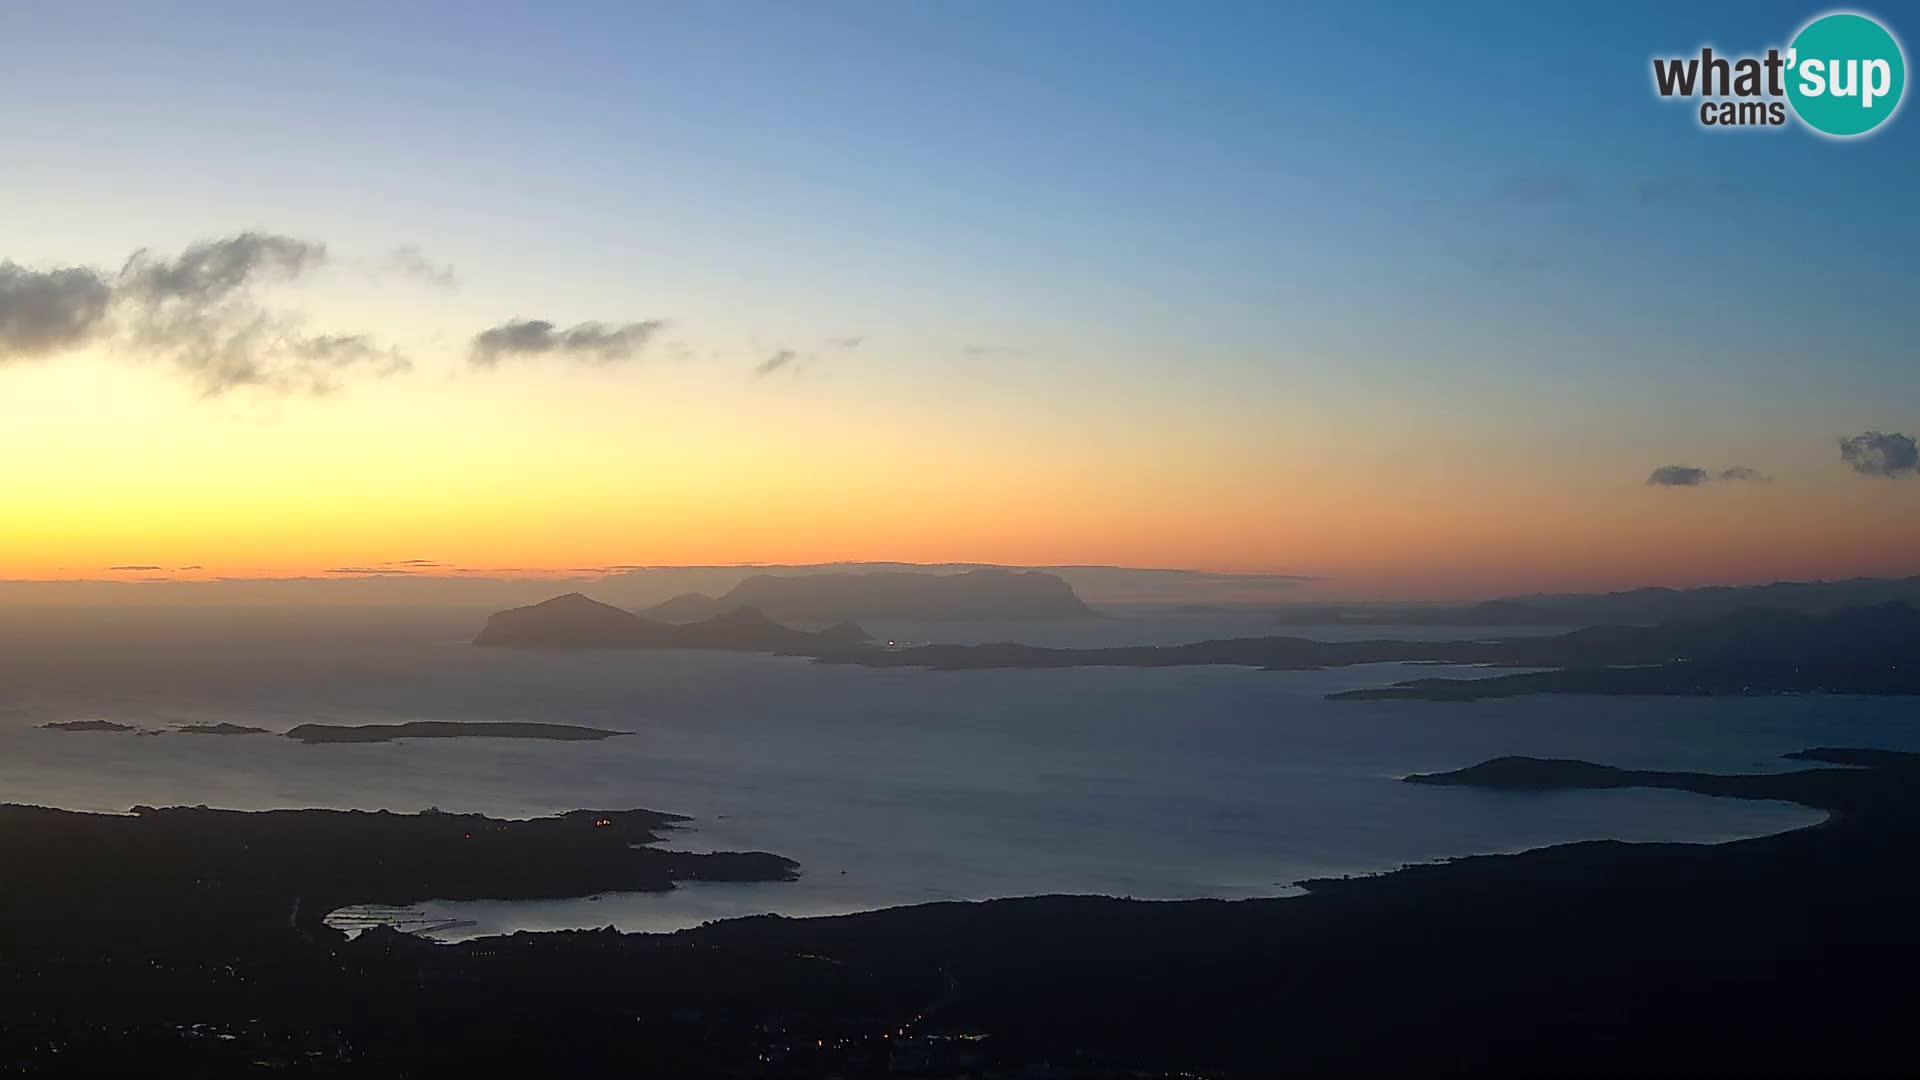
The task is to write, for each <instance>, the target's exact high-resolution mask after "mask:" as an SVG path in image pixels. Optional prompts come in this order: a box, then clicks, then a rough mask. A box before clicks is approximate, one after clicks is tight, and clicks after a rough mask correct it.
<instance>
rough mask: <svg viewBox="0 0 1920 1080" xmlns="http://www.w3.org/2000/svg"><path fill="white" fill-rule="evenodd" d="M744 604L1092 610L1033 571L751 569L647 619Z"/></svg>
mask: <svg viewBox="0 0 1920 1080" xmlns="http://www.w3.org/2000/svg"><path fill="white" fill-rule="evenodd" d="M741 605H746V606H750V607H754V608H757V609H759V610H760V611H763V612H765V613H766V614H767V615H768V617H770V618H773V619H776V620H784V621H786V622H797V623H810V624H820V623H837V622H846V621H851V620H855V619H917V620H943V619H978V620H1003V621H1004V620H1013V619H1087V618H1094V617H1095V613H1094V611H1093V610H1092V609H1091V608H1089V607H1087V605H1086V604H1084V603H1082V602H1081V601H1080V598H1079V597H1078V596H1076V595H1075V594H1074V591H1073V587H1072V586H1071V585H1068V584H1067V582H1066V580H1065V579H1064V578H1061V577H1059V576H1057V575H1055V574H1049V573H1045V572H1042V571H1039V570H1027V571H1017V570H1002V569H980V570H968V571H965V572H963V573H958V574H917V573H905V572H877V573H824V574H804V575H797V576H780V575H775V574H756V575H755V576H753V577H750V578H748V579H746V580H745V581H742V582H741V583H740V584H738V585H736V586H734V587H733V588H732V589H730V590H728V591H727V592H726V593H725V594H724V595H722V596H719V597H712V596H707V595H705V594H703V593H683V594H682V595H680V596H676V597H674V598H673V599H671V600H667V601H664V602H663V603H660V604H658V605H655V606H654V607H651V608H648V609H647V610H646V611H645V615H646V616H647V617H648V618H653V619H659V620H662V621H664V622H672V623H684V622H693V621H696V620H703V619H710V618H712V617H714V616H715V615H719V614H722V613H724V612H727V611H730V610H733V609H734V608H736V607H739V606H741Z"/></svg>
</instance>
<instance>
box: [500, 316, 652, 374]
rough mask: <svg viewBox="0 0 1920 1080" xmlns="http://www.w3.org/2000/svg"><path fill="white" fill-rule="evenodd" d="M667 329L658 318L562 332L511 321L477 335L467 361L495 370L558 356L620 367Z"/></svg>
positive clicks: (543, 325) (581, 326)
mask: <svg viewBox="0 0 1920 1080" xmlns="http://www.w3.org/2000/svg"><path fill="white" fill-rule="evenodd" d="M665 326H666V323H664V322H662V321H660V320H659V319H649V320H646V321H644V322H630V323H618V324H615V323H602V322H584V323H578V324H576V325H574V326H572V327H569V328H568V329H565V330H562V329H560V328H559V327H557V326H555V325H554V324H553V323H550V322H548V321H546V320H545V319H510V320H508V321H507V322H504V323H501V324H500V325H498V326H494V327H490V328H488V329H486V330H482V331H481V332H479V333H478V334H475V335H474V337H473V347H472V349H471V351H470V352H469V353H468V356H467V362H468V363H469V364H471V365H472V366H474V367H480V368H494V367H498V366H499V364H500V361H502V360H506V359H513V358H520V357H536V356H559V357H562V358H565V359H568V360H573V361H576V362H578V363H583V364H595V365H605V364H617V363H620V362H622V361H626V360H631V359H633V358H634V357H635V356H637V355H638V354H639V353H640V351H641V350H642V349H644V348H646V346H647V343H648V342H650V341H652V340H653V337H654V335H656V334H658V333H659V332H660V331H661V329H662V328H664V327H665Z"/></svg>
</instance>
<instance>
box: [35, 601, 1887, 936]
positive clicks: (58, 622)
mask: <svg viewBox="0 0 1920 1080" xmlns="http://www.w3.org/2000/svg"><path fill="white" fill-rule="evenodd" d="M484 616H485V613H484V612H478V611H469V610H458V609H426V610H416V609H404V610H396V609H347V610H326V609H311V610H301V611H295V610H285V609H272V610H264V609H198V608H145V609H107V608H67V609H55V608H46V609H32V608H9V609H7V610H5V611H4V612H0V802H13V803H28V804H38V805H45V806H55V807H63V808H67V809H72V810H87V811H98V812H109V813H119V812H124V811H126V810H127V809H128V808H129V807H132V806H135V805H139V804H147V805H206V806H214V807H223V808H232V809H242V810H259V809H270V808H298V807H332V808H359V809H369V810H371V809H381V808H384V809H388V810H393V811H418V810H421V809H424V808H427V807H437V808H440V809H443V810H448V811H459V812H480V813H485V814H489V815H494V816H504V817H527V816H535V815H544V814H552V813H557V812H561V811H566V810H573V809H630V808H648V809H654V810H664V811H671V812H674V813H679V814H685V815H688V816H689V817H690V818H691V820H690V821H689V822H687V823H686V826H685V827H684V828H681V829H678V830H676V831H675V832H674V833H673V834H672V835H671V837H670V838H669V840H668V841H666V843H667V844H668V845H669V846H671V847H674V848H679V849H684V850H691V851H711V850H735V851H737V850H760V851H772V852H777V853H779V854H782V855H785V856H788V857H789V858H792V859H795V860H798V861H799V863H800V864H801V866H802V868H803V870H802V873H801V876H800V878H799V880H797V881H792V882H769V883H754V884H720V883H686V884H682V885H681V886H680V887H678V888H676V889H675V890H673V891H671V892H667V893H624V894H623V893H608V894H602V895H598V896H591V897H578V898H572V899H565V900H550V901H537V902H522V901H516V902H506V901H492V900H463V901H430V902H426V903H422V904H419V905H416V906H415V907H414V908H412V909H409V910H406V911H403V912H398V913H387V912H383V911H354V910H347V911H344V912H342V913H339V918H338V921H339V924H340V925H342V926H358V925H364V924H365V923H366V922H367V921H368V920H369V919H375V918H378V919H389V918H390V919H391V921H395V922H397V923H399V924H401V925H403V926H408V927H411V928H426V929H428V930H430V931H431V933H432V934H433V935H434V936H436V937H438V938H441V939H446V940H456V939H460V938H468V937H475V936H481V935H488V934H498V933H507V932H512V931H515V930H544V929H559V928H596V927H604V926H612V927H616V928H619V929H622V930H628V931H671V930H676V929H681V928H684V927H689V926H694V925H698V924H700V923H702V922H705V921H708V920H712V919H719V918H727V917H732V916H740V915H751V914H760V913H776V914H781V915H788V916H804V915H820V914H839V913H846V912H855V911H863V910H870V909H875V908H882V907H890V906H895V905H902V904H917V903H925V902H929V901H942V900H981V899H989V898H995V897H1011V896H1027V895H1037V894H1046V893H1073V894H1101V895H1110V896H1125V897H1135V898H1140V899H1186V898H1198V897H1221V898H1245V897H1266V896H1284V895H1288V894H1289V893H1291V892H1294V891H1296V890H1297V886H1296V883H1297V882H1299V881H1301V880H1302V879H1307V878H1315V877H1327V876H1338V875H1345V874H1364V873H1371V872H1377V871H1382V870H1391V869H1394V868H1396V867H1399V866H1402V865H1406V864H1410V863H1424V862H1431V861H1435V860H1443V859H1448V858H1452V857H1457V856H1464V855H1474V854H1484V853H1495V852H1513V851H1520V850H1524V849H1528V848H1534V847H1539V846H1543V845H1549V844H1560V843H1567V842H1570V841H1578V840H1591V839H1600V838H1614V839H1620V840H1628V841H1687V842H1697V843H1713V842H1720V841H1727V840H1733V839H1738V838H1742V837H1752V836H1759V835H1766V834H1770V833H1774V832H1779V831H1783V830H1787V829H1794V828H1799V827H1803V826H1807V825H1811V824H1815V823H1817V822H1818V821H1819V820H1821V815H1820V814H1818V813H1817V812H1815V811H1811V810H1808V809H1806V808H1804V807H1800V806H1795V805H1791V804H1786V803H1774V802H1757V801H1745V800H1734V799H1719V798H1710V797H1706V796H1700V795H1693V794H1688V793H1683V792H1670V791H1644V790H1633V789H1625V790H1615V791H1595V792H1553V793H1513V792H1493V791H1480V790H1473V789H1467V788H1451V787H1430V786H1421V785H1412V784H1406V783H1403V782H1402V781H1401V778H1402V777H1404V776H1406V775H1407V774H1409V773H1414V772H1425V771H1436V770H1445V769H1455V768H1460V767H1463V766H1467V765H1472V764H1474V763H1476V762H1479V761H1482V760H1484V759H1487V758H1491V757H1497V756H1501V755H1507V754H1528V755H1535V756H1542V757H1568V758H1581V759H1586V760H1590V761H1596V762H1601V763H1606V764H1612V765H1619V766H1624V767H1633V768H1657V769H1687V770H1705V771H1719V772H1736V771H1756V770H1779V769H1785V768H1793V767H1796V766H1795V764H1794V763H1793V762H1789V761H1785V760H1782V758H1781V755H1782V754H1784V753H1787V752H1789V751H1793V750H1798V749H1803V748H1806V747H1810V746H1820V745H1828V746H1869V747H1883V748H1889V749H1904V750H1920V710H1916V709H1915V708H1914V706H1913V704H1912V703H1911V701H1908V700H1903V699H1898V698H1878V699H1876V698H1856V697H1838V696H1820V697H1776V698H1628V697H1558V696H1555V697H1532V698H1517V699H1506V700H1499V701H1486V702H1471V703H1433V702H1417V701H1329V700H1327V697H1326V695H1328V694H1329V693H1332V692H1335V691H1340V690H1346V689H1352V688H1355V687H1363V686H1376V685H1381V684H1385V683H1389V682H1393V681H1397V680H1400V679H1405V678H1414V677H1427V676H1436V675H1449V674H1461V675H1472V674H1475V672H1473V671H1471V670H1470V669H1450V668H1445V667H1436V666H1426V665H1422V666H1415V665H1399V664H1379V665H1366V666H1359V667H1351V668H1343V669H1334V670H1326V671H1306V672H1267V671H1258V670H1250V669H1245V668H1233V667H1193V668H1166V669H1125V668H1075V669H1059V670H1044V671H965V672H933V671H922V670H908V669H878V670H874V669H866V668H858V667H844V666H833V665H823V664H816V663H813V662H811V661H809V660H806V659H803V658H794V657H776V656H767V655H760V654H746V653H724V652H693V651H624V652H595V653H545V652H521V651H511V650H501V649H482V648H476V647H474V646H472V645H471V644H469V642H470V639H471V638H472V636H473V634H474V633H475V632H476V631H477V630H478V628H479V626H480V624H481V622H482V621H483V620H484ZM868 629H870V630H872V631H874V632H876V633H877V634H879V635H880V636H881V637H882V638H884V639H890V640H894V641H897V642H900V643H902V644H906V643H921V642H929V641H946V642H982V641H1025V642H1031V643H1036V644H1046V645H1112V644H1129V643H1138V644H1176V643H1180V642H1185V641H1193V640H1200V639H1204V638H1210V637H1231V636H1248V635H1257V634H1271V633H1285V634H1290V635H1298V636H1305V637H1321V638H1329V639H1332V638H1352V637H1357V636H1365V637H1416V636H1420V637H1432V638H1458V637H1484V636H1496V635H1509V634H1512V633H1514V632H1515V631H1513V630H1511V629H1498V630H1495V629H1491V628H1475V627H1432V626H1422V627H1367V628H1364V629H1356V628H1353V627H1343V626H1327V627H1286V628H1277V627H1274V626H1273V625H1271V624H1270V623H1268V622H1267V621H1266V620H1265V619H1264V618H1262V617H1261V616H1258V615H1253V614H1224V615H1223V614H1195V615H1183V614H1133V615H1128V616H1124V617H1116V618H1105V619H1097V620H1086V621H1077V622H1059V623H1007V624H990V623H924V624H914V623H897V624H889V623H877V624H872V625H869V627H868ZM87 719H98V720H109V721H113V722H116V723H121V724H126V725H130V726H132V727H134V728H136V729H137V730H136V731H133V732H85V733H83V732H66V731H57V730H48V729H46V728H45V727H43V725H45V724H47V723H50V722H56V721H68V720H87ZM408 720H466V721H509V720H511V721H542V722H550V723H564V724H576V725H584V726H590V727H601V728H611V729H618V730H620V731H623V732H629V733H630V734H626V735H622V736H620V737H618V738H613V739H608V740H604V741H598V742H545V741H530V740H509V739H439V740H404V741H398V742H390V743H376V744H359V745H306V744H302V743H299V742H296V741H294V740H291V739H285V738H279V737H277V736H276V734H275V733H279V732H284V731H286V730H287V729H289V728H292V727H294V726H295V725H298V724H304V723H315V722H318V723H332V724H365V723H398V722H404V721H408ZM219 722H227V723H234V724H242V725H248V726H255V727H263V728H267V729H269V732H270V733H269V734H261V735H233V736H211V735H190V734H183V733H180V732H179V731H178V728H179V727H180V726H181V725H185V724H206V723H219ZM129 902H137V898H133V897H130V898H129Z"/></svg>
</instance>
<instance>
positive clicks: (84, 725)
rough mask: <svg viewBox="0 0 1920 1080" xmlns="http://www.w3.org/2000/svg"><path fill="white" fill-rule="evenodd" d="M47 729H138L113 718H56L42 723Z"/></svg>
mask: <svg viewBox="0 0 1920 1080" xmlns="http://www.w3.org/2000/svg"><path fill="white" fill-rule="evenodd" d="M40 726H41V728H43V729H44V730H47V731H137V730H139V729H137V728H135V727H134V726H133V725H132V724H119V723H115V722H114V721H112V720H55V721H53V722H51V723H46V724H41V725H40Z"/></svg>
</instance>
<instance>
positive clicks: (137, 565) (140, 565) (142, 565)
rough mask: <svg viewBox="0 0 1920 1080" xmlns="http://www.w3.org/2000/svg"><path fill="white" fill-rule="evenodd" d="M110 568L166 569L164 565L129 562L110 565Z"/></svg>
mask: <svg viewBox="0 0 1920 1080" xmlns="http://www.w3.org/2000/svg"><path fill="white" fill-rule="evenodd" d="M107 569H109V570H165V569H166V567H164V566H148V565H147V564H145V563H129V564H127V565H125V566H109V567H107Z"/></svg>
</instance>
